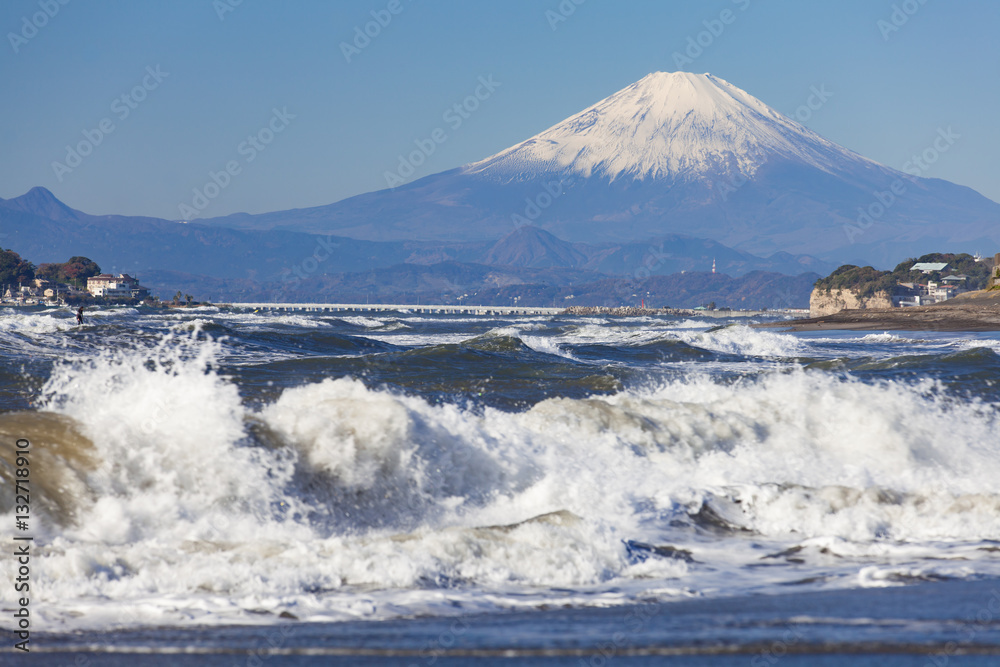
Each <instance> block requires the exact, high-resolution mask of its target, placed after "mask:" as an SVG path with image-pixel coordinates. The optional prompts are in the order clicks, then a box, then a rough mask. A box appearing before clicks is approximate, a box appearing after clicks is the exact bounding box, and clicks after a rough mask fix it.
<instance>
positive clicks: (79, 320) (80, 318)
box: [76, 306, 83, 324]
mask: <svg viewBox="0 0 1000 667" xmlns="http://www.w3.org/2000/svg"><path fill="white" fill-rule="evenodd" d="M76 323H77V324H83V306H80V309H79V310H77V311H76Z"/></svg>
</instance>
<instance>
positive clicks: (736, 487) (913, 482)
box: [0, 327, 1000, 628]
mask: <svg viewBox="0 0 1000 667" xmlns="http://www.w3.org/2000/svg"><path fill="white" fill-rule="evenodd" d="M750 331H752V333H749V332H750ZM509 333H511V332H507V331H505V330H495V331H493V332H491V333H490V334H489V335H485V336H480V337H477V338H475V339H473V340H471V341H469V342H468V343H466V344H463V345H461V346H458V349H445V348H447V346H444V347H442V348H438V349H436V350H435V349H434V348H429V349H425V350H418V351H412V352H403V353H396V354H403V355H409V354H421V355H428V354H430V355H432V356H433V355H434V354H444V355H445V356H444V357H443V358H446V357H447V356H448V355H454V354H458V353H463V350H464V351H465V352H464V353H474V354H488V355H489V354H512V353H514V354H524V355H536V358H537V352H535V351H534V350H532V349H530V348H528V347H527V346H525V345H524V344H523V342H522V341H521V339H519V338H517V337H516V336H512V335H508V334H509ZM760 333H761V332H756V331H753V330H744V329H743V328H737V327H732V328H730V329H724V330H720V331H717V332H713V333H711V334H702V335H703V336H709V337H711V339H712V340H714V341H716V342H717V344H719V345H720V346H722V347H726V346H728V345H734V346H737V347H738V348H739V349H741V350H742V351H743V353H747V352H748V350H750V349H752V350H757V351H758V352H759V351H761V350H771V351H773V350H775V349H776V348H778V347H780V346H778V345H776V344H775V343H774V341H773V340H772V339H771V336H772V335H774V334H769V333H767V334H765V335H760V336H758V334H760ZM719 341H721V342H719ZM747 341H750V342H747ZM701 342H702V343H704V340H702V341H701ZM678 344H681V343H678ZM791 348H794V344H790V347H789V348H785V353H788V350H789V349H791ZM225 354H226V351H225V347H224V344H223V343H221V342H219V341H213V340H210V339H207V338H206V337H205V336H203V335H198V334H197V332H192V333H190V334H179V333H175V334H170V335H167V336H166V337H164V338H162V339H161V340H159V341H158V342H157V343H156V344H151V345H147V346H134V347H133V348H131V349H108V350H106V351H104V352H103V353H101V354H99V355H97V356H96V357H94V358H92V359H88V360H83V359H66V360H64V361H62V362H60V363H59V364H57V365H56V366H55V368H54V369H53V371H52V374H51V377H50V378H49V380H48V381H47V383H46V385H45V387H44V389H43V390H42V392H41V395H40V397H39V400H38V406H37V410H35V411H31V412H22V413H16V414H14V415H4V416H2V418H0V431H2V432H3V433H5V434H13V433H18V434H20V433H31V434H32V438H33V439H34V443H33V447H37V451H38V452H39V456H40V457H48V458H47V459H45V465H41V461H42V459H41V458H40V459H39V466H38V468H37V474H38V478H37V487H36V488H37V493H38V496H37V498H38V500H37V503H38V504H37V508H38V517H39V518H38V520H39V522H40V523H39V524H38V532H37V533H36V539H37V540H38V544H39V547H41V548H42V550H41V551H39V552H38V554H37V555H36V556H35V557H34V559H33V561H32V568H33V575H37V577H38V581H39V582H41V585H40V587H39V590H40V592H39V594H38V597H37V598H35V599H34V600H35V604H36V607H35V608H34V609H33V612H35V613H37V614H38V622H39V627H40V628H43V627H44V628H59V627H73V626H84V625H86V624H87V623H98V624H99V623H100V622H102V621H100V620H99V619H102V618H106V616H103V615H101V614H100V613H94V614H87V615H85V616H83V617H77V616H76V615H75V614H76V611H77V610H79V609H81V608H88V605H89V606H90V608H96V607H100V608H102V609H103V608H106V609H131V608H133V607H134V606H135V605H136V604H138V603H139V602H140V601H141V602H142V608H143V609H144V610H145V611H143V612H142V613H139V614H137V615H134V616H132V617H130V618H131V620H130V621H129V622H130V623H132V624H136V623H151V622H156V623H183V622H189V621H190V620H191V619H197V620H198V622H207V623H216V622H218V623H221V622H233V621H234V620H239V621H241V622H242V621H244V620H245V618H246V610H248V609H257V608H260V607H261V606H262V605H265V606H266V604H269V605H270V607H271V609H272V610H273V612H274V613H275V614H276V613H278V612H279V611H281V610H287V611H289V613H294V614H295V615H296V616H298V617H300V618H330V617H343V616H350V615H352V614H356V613H360V612H356V610H355V608H354V606H355V605H357V604H358V602H357V599H356V597H352V596H349V595H338V593H339V592H344V591H347V590H355V587H359V586H362V587H365V588H366V589H367V590H372V591H380V592H379V593H378V595H380V596H382V598H381V599H383V601H384V602H385V604H383V605H382V607H381V610H380V611H367V612H364V614H368V615H375V616H379V615H380V614H381V615H384V614H389V615H393V614H408V613H413V612H414V610H417V609H419V610H424V611H426V610H428V609H436V608H437V607H435V605H436V604H443V605H445V606H447V602H446V601H445V602H441V601H442V600H445V599H446V598H447V595H445V596H444V597H442V595H441V592H442V591H445V592H448V593H447V594H448V595H451V594H454V595H460V594H461V592H460V591H461V590H463V588H465V587H468V586H474V587H477V589H479V590H481V591H482V590H486V591H491V593H490V595H491V599H492V600H494V601H496V603H497V604H498V605H500V606H503V605H505V604H511V605H514V604H523V600H524V599H525V597H524V596H525V595H529V597H530V599H534V600H537V601H538V603H539V604H545V603H546V602H547V601H550V600H551V599H552V598H551V595H550V593H548V591H550V590H551V589H553V588H558V587H567V586H572V587H591V588H592V589H593V590H594V591H595V592H597V593H598V594H599V593H600V592H601V591H608V590H611V589H618V590H628V591H629V593H628V595H626V596H625V599H635V598H636V597H641V596H643V595H647V594H648V592H649V591H650V590H677V589H683V588H686V589H694V590H699V589H704V590H710V589H712V587H713V586H716V585H718V584H714V583H713V582H714V581H717V579H713V577H716V578H717V577H718V576H722V575H715V574H712V572H713V571H715V572H721V573H724V574H725V578H726V581H727V584H726V585H727V586H728V590H736V589H739V588H740V587H744V588H747V589H750V588H753V587H755V586H759V585H760V583H759V580H758V578H757V577H756V575H754V574H753V573H754V572H756V571H757V570H756V569H755V568H757V567H758V566H759V564H760V563H761V558H762V557H764V556H766V555H768V554H762V553H761V552H759V551H757V550H755V547H754V546H753V545H752V544H750V543H748V542H746V543H745V541H740V540H737V539H735V536H738V535H753V536H754V537H755V540H757V541H759V542H760V543H762V544H767V545H769V548H771V547H773V550H772V551H771V552H769V553H776V554H780V553H785V552H787V554H786V555H785V556H780V558H779V557H776V558H773V559H767V560H765V561H764V562H773V561H776V560H780V559H784V560H785V561H788V562H791V561H789V560H788V559H789V558H794V559H796V562H798V561H801V564H800V566H799V567H798V568H797V569H796V570H795V571H786V572H785V574H784V575H783V576H784V578H785V579H786V580H787V579H788V578H789V577H794V578H795V579H799V578H802V577H803V571H802V570H803V568H805V569H806V570H807V571H812V572H814V574H816V576H824V577H827V576H838V577H840V579H839V580H840V581H842V582H843V583H844V585H859V583H858V568H859V565H858V564H859V563H864V566H866V567H867V566H869V565H871V566H876V567H878V568H883V569H885V568H890V569H891V568H896V570H892V571H893V572H896V574H892V573H891V572H890V573H889V574H885V575H883V574H879V573H878V571H875V570H873V571H872V572H871V573H870V574H869V575H865V576H866V577H867V579H866V581H870V582H877V581H893V582H900V581H904V580H905V578H906V577H907V576H911V575H912V576H914V577H917V578H919V576H922V575H920V572H921V571H925V572H933V571H937V572H938V573H939V574H941V573H942V572H943V570H941V571H939V570H940V568H939V566H937V565H935V564H934V563H929V562H927V559H928V558H946V557H948V556H950V552H948V548H950V547H948V548H943V547H940V546H938V544H940V543H947V544H952V545H953V544H955V543H969V544H981V543H982V541H983V540H984V539H1000V494H998V493H997V491H996V488H995V487H996V479H998V478H1000V456H998V454H1000V452H998V448H1000V444H998V443H997V441H996V433H997V432H998V427H1000V409H998V406H997V404H995V403H989V402H986V401H982V400H975V399H971V400H970V399H963V398H960V397H958V396H956V395H954V394H952V393H951V392H949V391H948V390H947V388H945V387H944V386H943V385H942V384H941V383H939V382H935V381H931V380H921V381H908V382H904V381H902V380H898V379H896V380H893V379H888V380H880V381H874V382H872V381H869V382H862V381H861V380H858V379H856V378H852V377H845V376H838V375H833V374H829V373H824V372H816V371H804V370H800V369H796V368H794V367H792V368H789V369H786V370H784V371H782V372H773V373H764V374H757V375H755V376H751V377H746V378H743V379H737V380H732V379H729V380H720V379H714V378H712V377H709V376H708V375H707V374H704V373H699V372H697V371H693V372H691V373H688V374H685V375H683V376H668V377H666V378H664V379H661V380H660V381H658V382H657V383H654V384H650V385H646V386H642V387H633V388H630V389H623V390H618V391H616V392H614V393H612V394H609V395H591V396H587V397H574V398H570V397H561V398H560V397H551V398H546V399H544V400H540V401H538V402H536V403H535V404H534V405H532V406H531V407H529V408H528V409H525V410H521V411H505V410H500V409H496V408H491V407H488V406H487V407H467V406H465V405H463V404H458V403H447V402H443V403H442V402H435V401H431V400H428V399H426V398H423V397H421V396H412V395H404V394H401V393H398V392H395V391H391V390H388V389H384V388H376V387H372V386H369V385H367V384H365V383H364V382H362V381H361V380H358V379H352V378H347V377H341V378H337V379H331V378H327V379H319V380H315V381H310V382H306V383H304V384H301V385H300V386H294V387H287V388H284V389H282V390H281V391H280V392H278V393H277V394H276V396H275V397H274V398H273V399H272V400H268V401H267V402H265V404H263V405H261V406H259V407H251V406H249V405H248V404H247V403H245V402H244V400H243V399H242V398H241V396H240V391H239V388H238V387H237V385H236V384H235V383H234V381H233V380H232V379H230V378H227V377H224V376H222V375H221V374H220V373H219V371H218V368H219V359H220V358H221V357H223V356H224V355H225ZM18 437H21V436H20V435H19V436H18ZM8 454H9V452H6V451H5V452H4V456H5V458H4V460H8V458H9V457H8V456H7V455H8ZM33 470H34V469H33ZM33 474H35V473H33ZM0 480H2V484H3V486H4V487H8V486H10V485H11V482H12V478H11V477H10V475H9V470H7V469H6V468H4V469H2V470H0ZM8 496H9V494H6V495H4V497H5V498H6V497H8ZM11 511H12V508H11V507H8V506H0V514H2V515H3V516H2V517H0V533H2V534H3V535H4V536H5V537H6V536H7V533H8V531H10V530H11V528H10V527H11V526H13V525H14V522H13V517H12V516H11ZM708 535H716V536H718V535H722V536H726V535H728V536H730V537H721V538H720V537H717V540H721V541H716V542H713V543H708V542H706V541H705V540H706V536H708ZM629 545H632V546H629ZM635 545H648V548H647V547H637V546H635ZM637 549H638V551H637ZM640 552H641V554H640V555H637V554H639V553H640ZM918 552H919V553H918ZM684 553H686V554H688V557H684V558H678V557H675V556H676V554H684ZM975 553H976V552H975V551H974V550H973V549H972V548H970V549H967V550H966V551H965V552H963V557H966V558H968V561H967V562H965V567H967V568H968V572H969V575H968V576H974V575H976V574H977V573H983V572H989V571H991V570H990V569H989V568H990V567H991V565H989V563H990V562H991V561H989V559H988V556H989V553H988V552H985V551H984V552H981V554H980V559H979V560H977V559H976V558H975V557H974V555H975ZM788 554H791V555H788ZM970 554H971V555H970ZM887 559H891V560H892V563H889V562H888V560H887ZM12 567H13V565H11V561H10V559H7V560H4V561H3V562H0V572H2V573H3V574H4V576H12V570H11V568H12ZM936 567H937V568H939V569H938V570H934V568H936ZM706 568H707V569H706ZM809 568H813V569H812V570H809ZM906 568H909V570H908V571H911V575H907V574H906V572H905V571H904V570H906ZM920 568H923V570H921V569H920ZM897 570H898V571H897ZM887 571H888V570H887ZM913 573H916V574H913ZM770 576H771V577H772V578H773V579H774V580H775V582H776V583H782V581H781V579H782V576H781V575H778V574H771V575H770ZM928 576H929V575H928ZM942 576H943V574H942ZM955 576H959V575H955ZM865 585H867V584H865ZM373 594H374V593H373ZM264 600H270V601H271V602H270V603H264V602H263V601H264ZM516 600H521V601H522V602H516ZM435 601H437V602H435Z"/></svg>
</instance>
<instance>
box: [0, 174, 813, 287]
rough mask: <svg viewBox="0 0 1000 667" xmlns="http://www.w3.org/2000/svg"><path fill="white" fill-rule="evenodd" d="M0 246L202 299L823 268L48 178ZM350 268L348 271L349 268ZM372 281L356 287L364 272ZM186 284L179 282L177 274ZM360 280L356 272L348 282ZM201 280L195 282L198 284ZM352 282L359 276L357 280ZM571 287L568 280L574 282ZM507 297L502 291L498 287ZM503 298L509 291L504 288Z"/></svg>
mask: <svg viewBox="0 0 1000 667" xmlns="http://www.w3.org/2000/svg"><path fill="white" fill-rule="evenodd" d="M0 234H3V236H2V237H0V246H4V247H9V248H13V249H14V250H16V251H17V252H19V253H20V254H21V255H22V256H23V257H25V258H27V259H29V260H31V261H34V262H35V263H42V262H59V261H65V260H66V259H68V258H69V257H71V256H74V255H83V256H86V257H89V258H91V259H93V260H95V261H96V262H97V263H98V264H100V265H101V267H102V269H104V270H105V271H113V272H127V273H129V274H132V275H135V276H138V277H139V278H140V279H142V281H143V283H144V284H146V285H147V286H149V287H152V288H153V289H154V292H157V291H158V293H160V294H161V296H167V295H172V294H173V293H174V292H175V291H176V290H177V289H181V288H182V286H183V289H184V290H185V291H187V292H189V293H191V294H192V295H194V296H195V297H196V298H213V299H220V298H221V299H224V300H232V299H235V298H243V297H246V298H250V297H249V295H253V298H254V299H262V298H265V297H268V300H275V299H277V298H279V295H280V298H282V299H297V300H312V299H314V298H319V295H320V294H322V295H323V299H324V300H331V301H336V300H339V299H341V298H346V296H343V295H341V294H340V293H339V292H338V291H337V289H338V286H339V287H342V288H343V289H342V290H341V291H342V292H343V290H353V291H350V294H354V295H359V294H362V293H369V294H376V295H378V297H379V298H382V299H389V300H394V299H395V298H397V297H394V296H393V295H394V294H396V295H402V294H411V293H412V294H414V295H418V296H419V295H425V296H426V295H430V294H436V295H437V296H438V298H439V300H440V299H442V298H445V299H446V298H447V295H448V294H449V293H450V292H449V290H451V292H454V293H455V294H453V295H452V296H458V295H459V294H460V293H465V292H479V291H482V290H488V289H494V290H496V289H504V288H511V289H514V288H515V287H516V286H517V285H529V284H531V285H534V284H538V285H553V286H568V285H570V284H572V283H574V282H580V283H596V282H600V281H601V280H604V279H606V278H608V276H609V275H613V276H624V277H626V278H628V279H630V280H632V281H635V280H644V279H646V278H649V277H651V276H656V275H665V274H670V273H674V272H678V271H698V270H701V271H705V270H707V269H709V268H710V267H711V265H712V263H713V262H715V263H716V264H717V266H718V270H719V272H720V273H722V272H726V273H729V274H731V275H733V276H741V275H743V274H746V273H748V272H752V271H765V272H777V273H781V274H800V273H803V272H805V271H817V272H820V273H826V272H827V271H828V270H829V269H831V268H832V267H831V266H830V265H827V264H825V263H823V262H820V261H819V260H816V259H815V258H812V257H807V256H800V257H795V256H791V255H786V254H777V255H775V256H773V257H770V258H761V257H756V256H753V255H750V254H747V253H741V252H737V251H735V250H732V249H731V248H727V247H726V246H724V245H722V244H720V243H716V242H714V241H708V240H705V239H696V238H692V237H688V236H681V235H667V236H661V237H659V238H655V239H649V240H647V241H644V242H641V243H640V242H634V243H625V244H613V243H602V244H597V245H589V244H583V243H575V244H574V243H569V242H566V241H563V240H561V239H559V238H557V237H555V236H553V235H552V234H550V233H548V232H546V231H544V230H542V229H539V228H537V227H532V226H524V227H519V228H517V229H514V230H513V231H511V232H510V233H508V234H507V235H506V236H505V237H503V238H501V239H498V240H494V241H464V242H463V241H458V242H441V241H386V242H376V241H366V240H358V239H351V238H347V237H340V236H332V235H316V234H309V233H305V232H293V231H284V230H237V229H229V228H224V227H213V226H209V225H204V224H198V223H191V224H180V223H177V222H172V221H169V220H162V219H158V218H144V217H126V216H115V215H109V216H93V215H89V214H86V213H84V212H82V211H78V210H75V209H73V208H70V207H69V206H66V205H65V204H64V203H62V202H61V201H59V200H58V199H57V198H56V197H55V196H54V195H53V194H52V193H51V192H49V191H48V190H46V189H44V188H40V187H39V188H32V189H31V190H30V191H29V192H28V193H27V194H25V195H22V196H20V197H16V198H13V199H8V200H0ZM349 275H353V276H354V277H353V278H348V277H347V276H349ZM359 280H360V281H361V282H363V283H364V284H366V285H367V288H365V289H362V288H360V287H357V285H358V284H361V283H359V282H358V281H359ZM178 281H179V284H175V282H178ZM352 281H353V282H352ZM199 285H200V287H199ZM351 285H354V287H351ZM571 291H572V290H570V292H571ZM498 298H500V297H498ZM503 298H506V297H503Z"/></svg>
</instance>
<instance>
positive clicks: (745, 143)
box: [466, 72, 868, 181]
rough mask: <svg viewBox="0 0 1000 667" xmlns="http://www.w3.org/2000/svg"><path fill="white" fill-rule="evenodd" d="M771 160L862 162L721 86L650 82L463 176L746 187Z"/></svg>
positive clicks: (698, 77) (655, 77) (692, 78)
mask: <svg viewBox="0 0 1000 667" xmlns="http://www.w3.org/2000/svg"><path fill="white" fill-rule="evenodd" d="M775 156H782V157H785V158H791V159H793V160H796V161H799V162H804V163H807V164H809V165H811V166H814V167H819V168H821V169H824V170H827V171H829V170H832V169H836V165H837V163H838V162H840V161H842V160H843V159H845V158H849V159H850V160H852V161H854V160H864V161H865V162H868V161H867V160H865V159H864V158H862V157H861V156H859V155H857V154H855V153H852V152H850V151H847V150H845V149H843V148H841V147H839V146H837V145H836V144H833V143H832V142H829V141H827V140H825V139H823V138H822V137H820V136H819V135H817V134H816V133H815V132H812V131H811V130H809V129H807V128H805V127H803V126H802V125H800V124H799V123H796V122H795V121H793V120H791V119H790V118H788V117H786V116H783V115H782V114H780V113H778V112H777V111H775V110H774V109H772V108H771V107H769V106H767V105H766V104H764V103H763V102H761V101H760V100H758V99H757V98H755V97H753V96H752V95H750V94H749V93H747V92H746V91H743V90H741V89H739V88H737V87H736V86H734V85H732V84H731V83H729V82H728V81H724V80H723V79H720V78H718V77H716V76H712V75H711V74H707V73H706V74H693V73H691V72H653V73H652V74H648V75H646V76H645V77H643V78H642V79H640V80H638V81H636V82H635V83H633V84H632V85H630V86H627V87H626V88H623V89H622V90H620V91H618V92H617V93H614V94H613V95H611V96H610V97H607V98H605V99H603V100H601V101H600V102H598V103H597V104H594V105H593V106H591V107H588V108H587V109H584V110H583V111H581V112H580V113H578V114H575V115H573V116H570V117H569V118H567V119H566V120H564V121H562V122H561V123H559V124H557V125H554V126H553V127H550V128H549V129H547V130H545V131H544V132H541V133H540V134H537V135H535V136H533V137H531V138H530V139H528V140H526V141H523V142H521V143H520V144H517V145H515V146H512V147H511V148H508V149H507V150H504V151H502V152H500V153H497V154H496V155H493V156H491V157H488V158H486V159H485V160H482V161H480V162H476V163H473V164H470V165H467V166H466V170H467V171H469V172H470V173H478V174H482V175H483V176H486V177H490V178H495V179H499V180H502V181H510V180H521V179H524V178H532V177H534V176H537V175H538V173H539V172H560V173H563V174H566V173H568V174H574V175H580V176H584V177H591V176H598V177H604V178H608V179H610V180H612V181H613V180H616V179H619V178H634V179H639V180H644V179H647V178H651V179H663V178H689V179H698V178H718V177H719V176H732V175H735V174H737V173H739V174H742V175H744V176H748V177H749V176H753V174H754V173H755V172H756V171H757V169H758V168H759V167H760V166H762V165H763V164H764V163H766V162H767V161H768V160H769V159H771V158H772V157H775Z"/></svg>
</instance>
